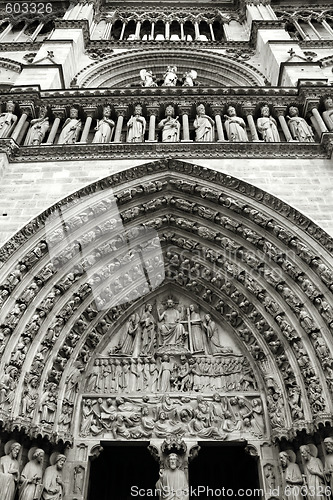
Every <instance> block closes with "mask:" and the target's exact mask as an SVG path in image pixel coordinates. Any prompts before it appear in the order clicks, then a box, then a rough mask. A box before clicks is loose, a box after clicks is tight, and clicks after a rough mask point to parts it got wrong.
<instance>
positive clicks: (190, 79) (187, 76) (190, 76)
mask: <svg viewBox="0 0 333 500" xmlns="http://www.w3.org/2000/svg"><path fill="white" fill-rule="evenodd" d="M197 76H198V74H197V72H196V71H194V69H192V70H191V71H186V72H185V73H184V75H183V78H184V83H183V85H182V87H194V80H196V79H197Z"/></svg>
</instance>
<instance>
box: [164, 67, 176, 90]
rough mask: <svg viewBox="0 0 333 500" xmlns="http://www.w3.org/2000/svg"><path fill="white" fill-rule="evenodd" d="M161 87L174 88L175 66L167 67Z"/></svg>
mask: <svg viewBox="0 0 333 500" xmlns="http://www.w3.org/2000/svg"><path fill="white" fill-rule="evenodd" d="M163 78H164V82H163V85H165V86H166V87H175V86H176V85H177V79H178V78H177V66H168V67H167V70H166V72H165V74H164V75H163Z"/></svg>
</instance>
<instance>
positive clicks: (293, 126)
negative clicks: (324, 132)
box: [287, 106, 314, 142]
mask: <svg viewBox="0 0 333 500" xmlns="http://www.w3.org/2000/svg"><path fill="white" fill-rule="evenodd" d="M287 119H288V125H289V128H290V131H291V135H292V137H293V139H294V140H295V141H299V142H314V138H313V131H312V128H311V127H310V125H308V124H307V123H306V121H305V120H304V118H301V117H300V116H299V109H298V108H297V107H296V106H290V108H289V115H288V116H287Z"/></svg>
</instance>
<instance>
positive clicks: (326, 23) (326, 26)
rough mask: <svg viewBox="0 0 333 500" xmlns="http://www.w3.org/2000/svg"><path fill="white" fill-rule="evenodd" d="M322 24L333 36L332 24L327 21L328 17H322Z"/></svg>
mask: <svg viewBox="0 0 333 500" xmlns="http://www.w3.org/2000/svg"><path fill="white" fill-rule="evenodd" d="M321 24H322V25H323V26H324V28H325V30H326V31H328V32H329V34H330V35H331V36H333V30H332V28H331V26H330V25H329V24H328V22H327V21H326V19H322V21H321Z"/></svg>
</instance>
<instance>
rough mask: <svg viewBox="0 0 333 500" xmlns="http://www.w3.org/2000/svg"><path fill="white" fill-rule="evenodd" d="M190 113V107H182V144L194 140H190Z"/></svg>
mask: <svg viewBox="0 0 333 500" xmlns="http://www.w3.org/2000/svg"><path fill="white" fill-rule="evenodd" d="M190 111H191V108H190V106H180V112H181V115H182V122H183V139H182V140H181V142H192V140H191V139H190V124H189V119H188V117H189V114H190Z"/></svg>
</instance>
